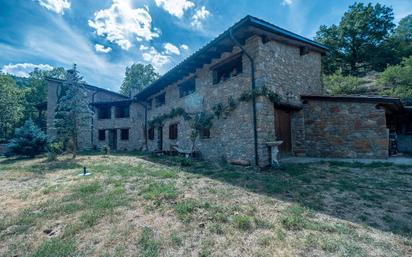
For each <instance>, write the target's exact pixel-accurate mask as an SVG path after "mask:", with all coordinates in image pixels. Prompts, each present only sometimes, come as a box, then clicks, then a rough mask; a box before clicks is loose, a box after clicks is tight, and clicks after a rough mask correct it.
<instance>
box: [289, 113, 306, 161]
mask: <svg viewBox="0 0 412 257" xmlns="http://www.w3.org/2000/svg"><path fill="white" fill-rule="evenodd" d="M291 118H292V120H291V123H292V124H291V129H292V131H291V134H292V151H293V153H294V154H295V155H296V156H304V155H305V153H306V147H305V118H304V113H303V110H300V111H297V112H292V117H291Z"/></svg>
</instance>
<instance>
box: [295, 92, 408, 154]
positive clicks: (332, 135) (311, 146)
mask: <svg viewBox="0 0 412 257" xmlns="http://www.w3.org/2000/svg"><path fill="white" fill-rule="evenodd" d="M301 99H302V101H303V108H302V110H301V112H302V115H300V120H298V121H295V122H298V123H300V124H301V125H302V126H301V127H300V129H299V127H298V128H297V129H296V131H295V133H296V134H298V135H299V137H296V145H297V151H296V154H297V155H302V154H304V155H305V156H310V157H340V158H342V157H343V158H387V157H388V156H389V146H390V142H389V133H390V130H392V131H394V130H396V129H397V126H393V125H391V121H393V120H394V119H396V117H398V116H399V115H402V114H404V113H405V108H404V107H403V105H402V102H401V101H400V99H399V98H390V97H377V96H324V95H302V96H301Z"/></svg>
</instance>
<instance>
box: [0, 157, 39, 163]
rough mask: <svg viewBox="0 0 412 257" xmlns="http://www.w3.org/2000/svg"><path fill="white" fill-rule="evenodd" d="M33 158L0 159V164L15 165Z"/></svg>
mask: <svg viewBox="0 0 412 257" xmlns="http://www.w3.org/2000/svg"><path fill="white" fill-rule="evenodd" d="M32 159H34V158H30V157H12V158H2V157H0V164H4V165H8V164H15V163H17V162H19V161H23V160H32Z"/></svg>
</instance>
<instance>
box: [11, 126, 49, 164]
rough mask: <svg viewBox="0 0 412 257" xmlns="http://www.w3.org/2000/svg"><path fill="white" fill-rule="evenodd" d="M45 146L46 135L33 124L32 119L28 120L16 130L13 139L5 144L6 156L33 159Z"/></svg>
mask: <svg viewBox="0 0 412 257" xmlns="http://www.w3.org/2000/svg"><path fill="white" fill-rule="evenodd" d="M46 145H47V136H46V134H44V132H43V131H41V130H40V129H39V128H38V127H37V126H36V125H35V124H34V122H33V121H32V119H28V120H26V122H25V123H24V125H23V127H21V128H18V129H16V133H15V136H14V138H13V139H11V140H10V143H9V144H7V150H8V152H7V155H9V156H12V155H23V156H29V157H35V156H36V155H37V154H40V153H43V152H44V151H45V148H46Z"/></svg>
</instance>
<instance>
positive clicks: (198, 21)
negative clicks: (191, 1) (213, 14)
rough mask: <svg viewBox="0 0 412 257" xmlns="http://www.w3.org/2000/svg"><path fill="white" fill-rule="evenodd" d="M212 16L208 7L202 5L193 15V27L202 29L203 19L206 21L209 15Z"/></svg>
mask: <svg viewBox="0 0 412 257" xmlns="http://www.w3.org/2000/svg"><path fill="white" fill-rule="evenodd" d="M209 16H210V12H209V11H208V10H207V9H206V7H204V6H202V7H201V8H200V9H197V10H196V12H195V14H194V15H193V16H192V22H191V23H190V25H192V27H195V28H198V29H201V28H202V26H203V25H202V21H204V20H205V19H206V18H207V17H209Z"/></svg>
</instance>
